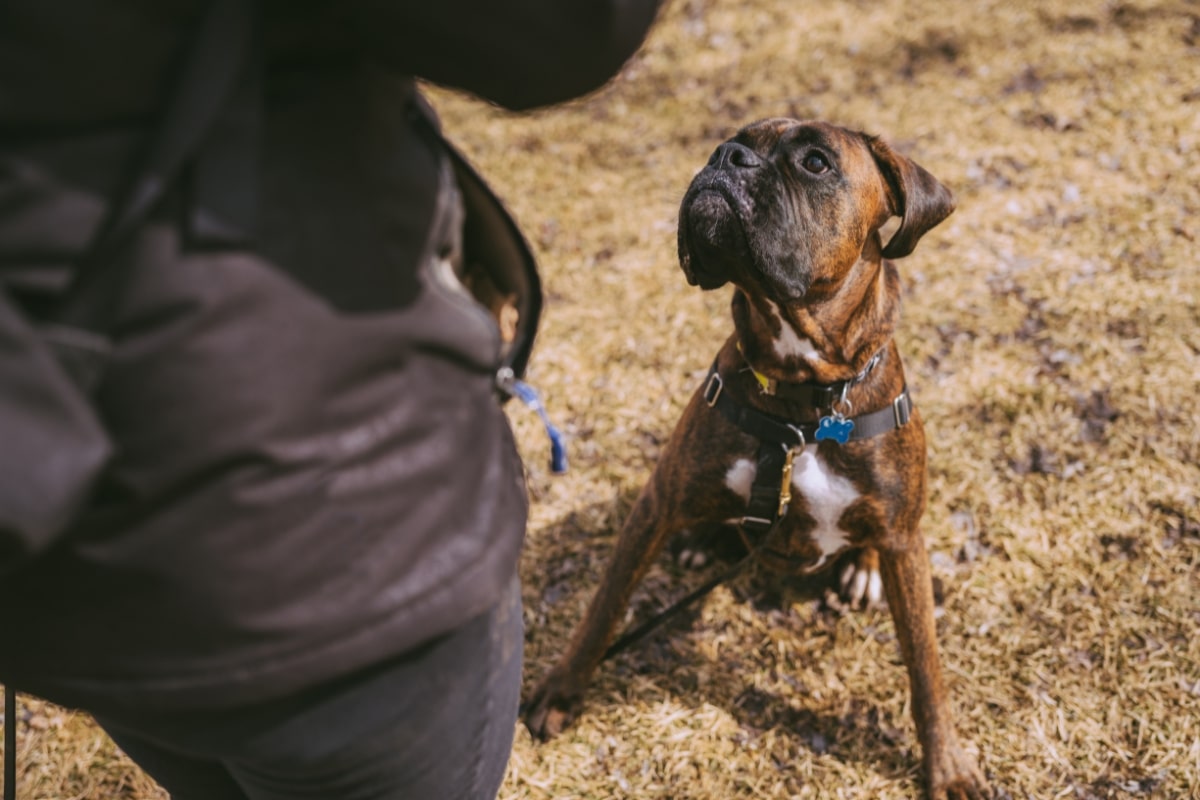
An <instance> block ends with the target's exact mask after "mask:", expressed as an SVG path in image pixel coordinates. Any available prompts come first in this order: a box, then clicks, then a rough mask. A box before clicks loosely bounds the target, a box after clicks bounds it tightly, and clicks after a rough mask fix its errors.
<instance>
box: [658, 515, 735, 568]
mask: <svg viewBox="0 0 1200 800" xmlns="http://www.w3.org/2000/svg"><path fill="white" fill-rule="evenodd" d="M671 552H672V553H673V554H674V556H675V563H676V564H678V565H679V566H681V567H683V568H684V569H703V568H704V567H707V566H708V565H709V564H711V563H713V562H714V561H728V562H732V561H737V560H738V559H740V558H742V557H744V556H745V555H746V546H745V545H744V544H743V543H742V538H741V537H740V536H738V533H737V529H736V528H734V527H733V526H732V525H724V524H704V525H697V526H696V527H694V528H691V529H689V530H686V531H683V532H682V533H680V534H679V535H678V536H676V537H675V538H674V539H673V540H672V541H671Z"/></svg>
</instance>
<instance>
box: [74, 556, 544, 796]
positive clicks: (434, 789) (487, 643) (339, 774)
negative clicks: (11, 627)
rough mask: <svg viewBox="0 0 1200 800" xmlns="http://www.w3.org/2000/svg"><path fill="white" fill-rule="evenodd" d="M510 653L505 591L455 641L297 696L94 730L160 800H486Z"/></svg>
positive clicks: (513, 624)
mask: <svg viewBox="0 0 1200 800" xmlns="http://www.w3.org/2000/svg"><path fill="white" fill-rule="evenodd" d="M523 643H524V635H523V630H522V621H521V595H520V588H519V585H518V583H517V581H516V580H515V579H514V580H513V582H512V586H511V587H510V589H509V591H508V592H507V593H506V595H505V597H504V599H503V600H502V601H501V602H500V603H498V604H497V605H496V606H495V607H494V608H493V609H492V610H491V611H489V612H488V613H486V614H483V615H482V616H480V617H477V618H476V619H474V620H472V621H471V622H469V623H468V624H466V625H464V626H463V627H461V628H459V629H458V630H456V631H454V632H452V633H450V634H448V635H446V636H444V637H442V638H439V639H437V640H435V641H433V642H430V643H428V644H426V645H424V646H423V647H421V648H419V649H418V650H417V651H415V652H413V653H409V654H406V655H405V656H403V657H402V658H399V659H397V660H395V661H392V662H389V663H387V664H384V665H380V666H378V667H375V668H373V669H371V670H368V671H366V672H364V673H361V674H358V675H354V676H351V677H348V678H345V679H342V680H339V681H337V682H335V683H333V684H330V685H327V686H322V687H320V688H318V689H313V690H311V691H309V692H306V693H305V694H303V695H302V696H297V697H291V698H287V699H285V700H280V701H275V702H272V703H269V704H266V705H262V706H257V707H253V708H245V709H237V710H235V711H223V712H201V713H196V712H191V713H188V714H174V715H167V716H162V715H160V716H157V717H153V718H151V717H138V718H123V719H120V720H116V719H111V718H103V719H98V720H97V721H98V722H99V723H100V725H101V726H102V727H103V728H104V729H105V730H106V731H107V732H108V733H109V735H110V736H112V738H113V740H114V741H115V742H116V743H117V744H118V745H119V746H120V747H121V749H122V750H124V751H125V752H126V753H128V754H129V756H130V757H131V758H132V759H133V760H134V761H136V762H137V763H138V764H139V765H140V766H141V767H142V768H143V769H144V770H145V771H146V772H147V773H149V775H150V776H151V777H152V778H154V779H155V780H156V781H158V782H159V783H160V784H161V785H162V786H163V787H164V788H165V789H166V790H167V791H168V792H170V794H171V797H172V799H173V800H304V799H305V798H314V800H315V799H316V798H320V800H408V799H410V798H411V800H460V799H461V800H493V798H495V796H496V793H497V791H498V790H499V787H500V783H501V781H502V780H503V778H504V771H505V767H506V766H507V764H508V757H509V753H510V751H511V748H512V739H513V727H514V725H515V723H516V717H517V705H518V703H519V693H520V683H521V658H522V649H523Z"/></svg>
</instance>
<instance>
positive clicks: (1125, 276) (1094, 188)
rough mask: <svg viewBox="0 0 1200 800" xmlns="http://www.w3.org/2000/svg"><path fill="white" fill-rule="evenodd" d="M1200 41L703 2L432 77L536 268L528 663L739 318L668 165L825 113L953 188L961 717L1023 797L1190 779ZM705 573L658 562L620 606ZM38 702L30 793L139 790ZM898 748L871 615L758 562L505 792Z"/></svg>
mask: <svg viewBox="0 0 1200 800" xmlns="http://www.w3.org/2000/svg"><path fill="white" fill-rule="evenodd" d="M1198 47H1200V5H1198V4H1197V3H1196V2H1195V1H1194V0H1163V2H1154V1H1153V0H1134V1H1133V2H1128V3H1123V2H1110V3H1099V2H1083V1H1082V0H1079V1H1077V2H1049V3H1047V2H1032V0H1006V1H1005V2H998V1H997V0H985V1H984V2H980V3H970V4H968V3H950V2H945V0H942V1H941V2H938V0H881V1H880V2H865V0H830V2H826V3H822V4H817V3H798V2H796V1H795V0H739V2H732V0H688V2H682V1H677V2H673V3H672V4H671V5H670V7H669V8H668V10H667V12H666V14H665V15H664V17H663V19H662V20H661V22H660V24H659V25H658V27H657V28H656V30H655V32H654V33H653V35H652V37H651V39H650V41H649V43H648V46H647V47H646V49H645V50H644V52H643V53H642V54H641V55H640V56H638V57H637V58H636V59H635V61H634V62H633V63H632V64H631V65H630V66H629V68H628V69H627V70H626V71H625V73H624V75H623V76H622V77H621V78H620V79H619V80H618V81H617V82H616V83H615V84H614V85H613V86H611V87H609V88H608V89H606V90H605V91H603V92H601V93H600V94H598V95H597V96H594V97H591V98H589V99H587V100H585V101H582V102H579V103H576V104H572V105H571V106H569V107H566V108H562V109H556V110H553V111H548V112H542V113H539V114H536V115H533V116H524V117H517V116H513V115H510V114H506V113H503V112H500V111H496V110H494V109H490V108H487V107H484V106H481V105H480V104H478V103H477V102H474V101H471V100H468V99H465V98H461V97H457V96H452V95H449V94H445V93H441V92H439V93H437V100H438V103H439V105H440V107H441V108H442V110H443V113H444V117H445V122H446V127H447V128H448V129H449V131H450V132H451V133H452V135H453V136H454V138H456V139H457V140H458V141H459V142H460V143H461V145H462V146H463V148H464V149H465V150H466V151H467V152H468V153H469V154H470V155H471V156H472V157H473V158H474V159H475V160H476V161H477V162H478V163H479V164H480V166H481V167H482V168H483V170H484V172H485V174H487V175H489V176H490V177H491V178H492V179H493V181H494V183H495V184H496V186H497V187H498V189H499V190H500V191H501V193H502V194H503V195H504V196H505V197H506V198H507V199H508V200H509V203H510V205H511V206H512V207H513V209H514V211H515V212H516V214H517V217H518V219H519V220H520V221H521V223H522V225H523V227H524V228H525V230H526V231H527V232H528V234H529V237H530V239H531V240H532V242H533V243H534V245H535V247H536V248H537V250H538V251H539V254H540V257H541V260H542V264H543V268H544V273H545V279H546V284H547V287H548V289H549V304H548V309H547V313H546V320H545V326H544V332H543V335H542V338H541V340H540V343H539V347H538V351H537V354H536V357H535V360H534V363H533V366H532V370H531V379H532V380H533V381H534V382H535V383H536V384H537V385H538V386H539V387H540V388H541V389H542V391H543V393H544V395H545V397H546V401H547V404H548V406H549V408H550V410H551V412H552V415H553V416H554V417H555V418H556V421H557V422H559V423H560V424H561V426H562V427H564V428H565V429H566V431H567V432H568V433H569V434H570V437H571V457H572V468H571V472H570V474H569V475H567V476H565V477H552V476H550V475H549V474H548V472H547V469H546V466H545V454H546V443H545V441H544V439H543V438H542V436H541V433H540V431H539V429H538V427H537V425H536V423H535V421H534V420H533V419H532V418H531V417H529V416H526V415H525V414H522V413H521V412H519V411H517V410H515V409H514V412H513V419H514V422H515V424H516V427H517V429H518V434H519V437H520V440H521V444H522V449H523V451H524V453H525V455H526V458H527V462H528V465H529V473H530V488H531V491H532V494H533V517H532V521H531V526H530V532H529V539H528V546H527V550H526V553H525V557H524V561H523V573H524V576H525V603H526V621H527V624H528V647H527V669H526V679H527V682H531V681H533V680H535V679H536V678H537V677H538V676H539V675H540V674H541V673H542V672H543V671H544V670H545V669H546V668H547V667H548V666H549V665H550V664H551V663H552V660H553V659H554V657H555V656H556V654H557V652H558V651H559V650H560V648H561V647H562V645H563V644H564V642H565V640H566V637H567V635H568V633H569V630H570V628H571V627H572V626H573V625H574V624H575V622H576V621H577V620H578V619H579V617H580V615H581V613H582V610H583V606H584V604H585V603H586V602H587V599H588V597H589V595H590V591H591V588H592V586H593V585H594V582H595V579H596V577H597V575H598V574H599V570H600V569H601V567H602V565H603V562H604V559H605V558H606V556H607V554H608V549H609V546H610V543H611V541H612V536H613V533H614V531H615V529H616V527H617V526H618V525H619V524H620V521H621V519H622V516H623V514H624V512H625V510H626V509H627V508H628V506H629V503H630V501H631V499H632V496H633V494H634V493H635V492H636V491H637V489H638V488H639V487H640V485H641V483H642V482H643V481H644V479H645V478H646V476H647V475H648V474H649V471H650V469H651V466H652V464H653V462H654V458H655V455H656V452H657V450H658V447H659V446H660V444H661V442H662V441H663V440H664V439H665V437H666V436H667V435H668V434H669V432H670V430H671V428H672V426H673V424H674V422H675V420H676V419H677V418H678V415H679V413H680V411H681V409H682V405H683V403H684V402H685V400H686V399H687V397H688V395H689V393H690V392H691V391H692V389H693V388H694V386H695V384H696V383H697V381H698V379H699V376H700V375H701V373H702V371H703V370H704V369H705V367H706V366H707V365H708V363H709V361H710V359H711V357H712V354H713V352H714V351H715V348H716V347H717V346H718V344H719V342H720V341H721V340H722V339H723V337H724V336H725V335H726V333H727V331H728V329H729V327H728V326H729V323H728V312H727V304H728V294H727V291H721V292H716V293H712V294H708V295H705V294H701V293H699V292H698V291H697V290H695V289H692V288H689V287H688V286H687V285H686V283H685V281H684V279H683V276H682V273H680V272H679V270H678V268H677V266H676V260H675V241H674V226H675V214H676V208H677V204H678V201H679V198H680V197H681V195H682V192H683V189H684V188H685V187H686V185H687V182H688V180H689V179H690V177H691V175H692V173H693V172H694V170H695V169H696V168H697V167H699V166H700V165H701V164H702V163H703V161H704V160H705V159H706V158H707V156H708V154H709V152H710V151H711V149H712V148H713V147H714V146H715V145H716V144H717V143H718V142H719V141H720V140H721V139H723V138H724V137H726V136H727V135H729V134H730V133H731V132H732V131H733V130H735V129H736V128H737V127H739V126H740V125H742V124H744V123H746V122H748V121H750V120H752V119H755V118H758V117H763V116H772V115H779V114H788V115H794V116H800V117H820V118H824V119H828V120H831V121H834V122H838V123H841V124H845V125H849V126H851V127H858V128H862V129H865V130H868V131H871V132H873V133H880V134H883V135H885V136H887V137H889V138H890V139H891V140H892V141H893V142H894V143H895V144H896V145H897V146H898V147H899V148H900V149H901V150H902V151H903V152H905V153H906V154H908V155H910V156H911V157H913V158H915V159H916V160H917V161H919V162H920V163H922V164H923V165H924V166H926V167H927V168H928V169H930V170H931V171H932V172H933V173H934V174H936V175H937V176H939V177H940V178H941V179H942V180H943V181H945V182H946V183H947V184H948V185H950V186H951V187H952V188H953V189H954V191H955V193H956V195H957V198H958V203H959V210H958V211H957V212H956V213H955V215H954V216H953V217H951V218H950V220H949V221H947V222H946V223H945V224H943V225H942V226H941V227H940V228H938V229H936V230H935V231H933V232H932V233H931V234H930V235H929V236H927V237H926V239H925V240H924V241H923V242H922V245H921V247H919V248H918V250H917V252H916V253H915V254H914V255H913V256H911V257H910V258H908V259H906V260H905V261H903V262H901V272H902V274H903V275H904V279H905V292H906V305H905V317H904V324H903V329H902V331H901V349H902V351H903V352H904V353H905V355H906V360H907V365H908V371H909V380H910V384H911V385H912V386H913V388H914V392H915V396H916V399H917V402H918V403H919V404H920V406H921V408H922V412H923V414H924V417H925V420H926V422H927V426H928V429H929V432H930V442H931V444H930V446H931V452H930V469H931V481H930V504H929V511H928V512H927V516H926V525H925V528H926V532H927V537H928V542H929V548H930V552H931V558H932V560H933V565H934V572H935V576H936V577H937V579H938V581H939V582H940V584H941V587H942V592H943V594H944V601H943V604H942V608H943V610H944V613H943V614H942V616H941V618H940V620H939V636H940V641H941V645H942V651H943V659H944V662H945V665H946V668H947V670H948V673H949V681H950V684H951V689H952V692H953V696H954V699H955V703H956V706H957V707H958V709H959V715H960V723H961V728H962V731H963V733H964V734H965V735H966V736H967V737H968V738H970V739H971V740H972V741H973V742H974V745H975V746H976V748H977V749H978V751H979V754H980V759H981V761H982V764H983V765H984V768H985V769H986V771H987V772H988V774H989V775H990V776H992V778H993V780H994V781H995V783H996V785H997V786H998V787H1001V788H1002V789H1003V791H1004V792H1006V793H1007V795H1009V796H1011V797H1021V798H1024V797H1030V798H1073V799H1076V800H1091V799H1092V798H1127V797H1128V798H1141V797H1154V798H1187V797H1193V798H1196V797H1200V599H1198V598H1200V591H1198V583H1197V574H1198V573H1197V566H1198V562H1200V512H1198V511H1197V508H1198V506H1200V502H1198V493H1200V468H1198V467H1197V462H1198V460H1200V423H1198V422H1197V419H1200V399H1198V396H1200V391H1198V389H1200V378H1198V375H1200V327H1198V325H1197V323H1198V322H1200V311H1198V308H1197V298H1200V271H1198V270H1197V266H1196V259H1195V257H1194V253H1195V247H1196V245H1195V240H1196V238H1197V237H1198V236H1200V222H1197V220H1198V219H1200V189H1198V188H1197V187H1200V165H1198V163H1197V158H1196V149H1197V145H1200V49H1198ZM699 578H700V576H699V575H693V574H689V573H686V572H683V571H680V570H678V569H676V568H674V567H673V566H672V564H671V563H670V561H669V559H668V558H667V557H664V558H663V559H662V561H661V562H660V563H659V564H658V565H657V566H656V568H655V569H654V570H652V572H651V576H650V579H649V580H648V581H647V583H646V584H645V585H644V586H643V587H642V588H641V589H640V590H639V591H638V592H637V594H636V595H635V601H634V606H635V609H634V610H635V613H636V614H637V615H644V614H645V613H647V612H648V611H649V610H650V609H652V608H655V607H657V606H659V605H661V604H663V603H665V602H667V601H668V599H669V598H671V597H673V596H675V595H677V594H678V593H680V592H681V591H683V590H685V589H686V588H688V587H690V586H692V585H695V583H696V582H697V581H698V579H699ZM39 713H40V714H41V715H42V716H43V717H44V719H45V720H46V723H45V724H43V725H41V727H39V728H38V729H37V730H34V731H33V732H32V733H30V734H27V735H26V736H24V738H23V744H22V753H21V758H22V766H23V767H24V768H25V770H26V771H25V774H24V776H23V778H22V791H23V793H24V796H25V797H28V798H63V797H80V798H107V797H124V798H136V799H137V800H144V799H145V798H151V797H157V796H158V795H156V794H155V792H154V790H153V789H152V788H150V784H149V782H148V781H146V780H145V779H144V778H141V777H140V776H139V775H138V774H137V772H136V770H134V769H133V768H132V767H131V766H130V765H129V764H128V762H127V761H124V760H122V759H121V758H120V757H118V756H116V755H114V754H113V751H112V749H111V746H110V745H107V744H105V743H104V742H103V740H102V737H100V735H99V734H97V732H96V731H95V729H94V728H91V727H90V726H89V725H88V724H87V723H86V721H85V720H83V719H82V718H79V717H74V716H62V717H61V718H58V717H57V716H56V715H59V714H61V712H57V711H56V710H54V709H44V708H43V709H41V710H40V711H39ZM56 719H58V721H57V722H56V721H55V720H56ZM915 746H916V745H915V741H914V732H913V727H912V724H911V722H910V719H909V716H908V707H907V681H906V679H905V677H904V674H903V668H902V667H901V666H900V663H899V659H898V655H897V650H896V646H895V643H894V636H893V634H892V627H891V621H890V619H889V617H888V615H887V613H886V611H884V612H870V613H866V614H848V615H840V614H837V613H834V612H831V611H829V610H826V609H823V608H822V607H820V606H819V605H817V604H815V603H813V602H811V601H807V600H796V599H794V598H793V597H792V596H791V595H790V594H788V593H786V592H783V593H780V592H778V591H774V590H773V589H772V587H771V586H769V585H768V584H766V583H765V582H764V581H762V580H757V581H742V582H739V583H738V584H736V585H735V586H732V587H722V588H720V589H718V590H717V591H716V592H715V593H714V595H713V596H712V597H711V598H710V599H708V600H707V601H706V602H705V603H704V604H703V606H702V607H701V608H700V609H699V610H698V612H697V613H696V614H695V615H694V616H693V618H692V619H691V620H690V621H689V622H687V623H685V624H682V625H680V626H677V627H675V628H673V629H672V630H670V631H668V632H666V633H664V634H663V635H662V636H660V637H658V638H657V639H655V640H654V641H652V642H649V643H646V644H644V645H642V646H640V647H638V648H637V649H636V650H635V651H633V652H631V653H629V654H627V655H625V656H622V657H620V658H619V659H617V660H616V661H615V662H614V663H612V664H609V665H606V666H605V667H603V668H602V669H601V671H600V673H599V675H598V678H597V681H596V683H595V685H594V687H593V689H592V691H591V693H590V694H589V702H588V706H587V709H586V713H585V716H584V717H583V718H582V719H581V720H580V721H579V722H578V723H577V724H576V725H575V726H574V727H572V728H571V729H569V730H568V731H567V732H566V733H565V734H564V735H563V736H562V737H561V738H559V739H557V740H555V741H554V742H551V743H549V744H546V745H540V746H539V745H534V744H533V743H532V742H531V741H530V739H529V737H528V735H527V734H526V733H525V731H524V729H523V728H521V729H519V730H518V735H517V743H516V747H515V750H514V753H513V758H512V763H511V767H510V772H509V776H508V779H507V781H506V782H505V785H504V788H503V790H502V792H501V797H502V798H504V800H517V798H522V799H524V798H529V799H531V800H551V799H552V798H553V799H554V800H566V799H567V798H587V799H588V800H592V799H597V800H598V799H599V798H623V797H634V798H675V799H680V800H681V799H682V798H696V800H715V799H716V798H751V797H753V798H760V797H761V798H792V797H796V798H876V797H878V798H900V797H913V796H919V778H918V763H917V758H916V755H915V753H914V749H915Z"/></svg>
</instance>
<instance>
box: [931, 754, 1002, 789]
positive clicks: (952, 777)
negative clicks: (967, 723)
mask: <svg viewBox="0 0 1200 800" xmlns="http://www.w3.org/2000/svg"><path fill="white" fill-rule="evenodd" d="M928 769H929V797H930V800H991V798H994V797H995V796H996V795H995V793H994V792H993V791H992V789H991V788H990V787H989V786H988V782H987V779H986V778H984V777H983V773H982V772H980V771H979V767H978V766H976V764H975V759H974V758H972V757H971V756H970V754H968V753H967V752H966V751H964V750H963V749H962V748H961V747H958V746H957V745H950V746H947V747H945V748H944V749H943V752H942V753H940V754H939V756H938V757H937V758H935V759H932V761H931V763H930V764H929V767H928Z"/></svg>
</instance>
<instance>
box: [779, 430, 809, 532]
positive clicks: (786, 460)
mask: <svg viewBox="0 0 1200 800" xmlns="http://www.w3.org/2000/svg"><path fill="white" fill-rule="evenodd" d="M788 427H789V428H791V429H792V431H793V432H794V433H795V434H796V439H797V440H798V441H797V443H796V444H794V445H792V446H790V447H789V446H788V445H787V444H780V446H781V447H782V448H783V453H784V455H783V470H782V472H781V474H780V476H779V507H778V508H777V509H776V511H775V518H776V519H782V518H783V516H784V515H786V514H787V511H788V507H789V506H790V505H791V504H792V465H793V463H794V462H795V460H796V453H798V452H800V451H801V450H803V449H804V444H805V442H804V431H802V430H800V429H799V428H797V427H796V426H795V425H788Z"/></svg>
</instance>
